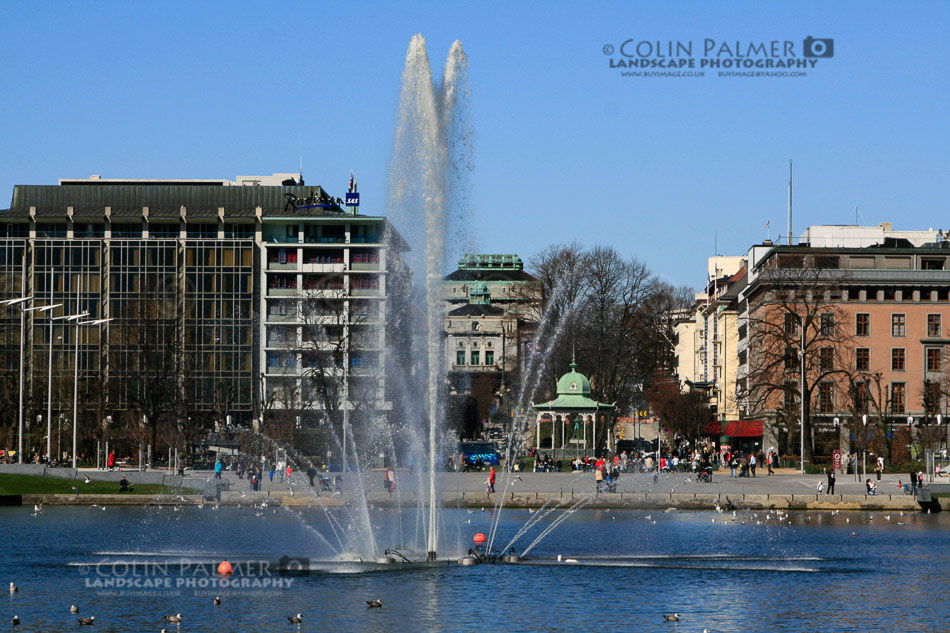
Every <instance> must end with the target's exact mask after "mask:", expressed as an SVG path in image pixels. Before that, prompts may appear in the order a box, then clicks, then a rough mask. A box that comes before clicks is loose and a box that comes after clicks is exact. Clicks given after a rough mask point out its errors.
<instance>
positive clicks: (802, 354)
mask: <svg viewBox="0 0 950 633" xmlns="http://www.w3.org/2000/svg"><path fill="white" fill-rule="evenodd" d="M799 318H800V319H801V322H802V342H801V345H800V346H799V349H798V358H799V360H800V361H801V370H802V378H801V382H800V383H799V385H798V386H799V391H800V392H801V409H802V410H801V420H800V425H801V436H802V437H801V440H802V446H801V462H802V475H804V474H805V315H804V314H803V315H801V316H800V317H799Z"/></svg>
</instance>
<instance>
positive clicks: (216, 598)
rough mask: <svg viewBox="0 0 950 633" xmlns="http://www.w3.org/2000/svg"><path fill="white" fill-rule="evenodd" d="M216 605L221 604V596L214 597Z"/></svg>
mask: <svg viewBox="0 0 950 633" xmlns="http://www.w3.org/2000/svg"><path fill="white" fill-rule="evenodd" d="M214 606H216V607H218V606H221V596H215V597H214Z"/></svg>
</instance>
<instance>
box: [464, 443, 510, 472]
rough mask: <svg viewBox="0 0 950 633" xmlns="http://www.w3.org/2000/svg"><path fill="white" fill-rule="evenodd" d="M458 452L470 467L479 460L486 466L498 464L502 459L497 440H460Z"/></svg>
mask: <svg viewBox="0 0 950 633" xmlns="http://www.w3.org/2000/svg"><path fill="white" fill-rule="evenodd" d="M458 452H459V455H461V456H462V457H461V459H462V461H463V462H464V463H465V464H466V465H467V466H468V467H472V466H475V465H476V463H477V462H478V461H479V460H481V463H482V464H483V465H485V466H497V465H498V462H499V460H500V459H501V454H500V453H499V452H498V445H497V444H495V442H459V447H458Z"/></svg>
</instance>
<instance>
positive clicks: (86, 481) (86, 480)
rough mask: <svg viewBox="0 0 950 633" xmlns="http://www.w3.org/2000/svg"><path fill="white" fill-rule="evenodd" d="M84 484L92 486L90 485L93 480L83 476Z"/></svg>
mask: <svg viewBox="0 0 950 633" xmlns="http://www.w3.org/2000/svg"><path fill="white" fill-rule="evenodd" d="M82 482H83V483H84V484H90V483H92V479H89V475H83V479H82Z"/></svg>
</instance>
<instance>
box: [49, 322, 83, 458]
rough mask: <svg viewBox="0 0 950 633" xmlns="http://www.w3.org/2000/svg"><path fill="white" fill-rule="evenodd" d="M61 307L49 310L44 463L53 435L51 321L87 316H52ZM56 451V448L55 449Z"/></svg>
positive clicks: (50, 455) (50, 451) (50, 449)
mask: <svg viewBox="0 0 950 633" xmlns="http://www.w3.org/2000/svg"><path fill="white" fill-rule="evenodd" d="M59 307H62V304H61V303H59V304H56V305H53V306H50V308H49V359H48V367H47V375H46V463H47V464H51V463H52V459H51V457H52V450H53V446H52V435H53V321H75V320H76V319H81V318H84V317H87V316H89V313H88V312H83V313H81V314H61V315H59V316H58V317H54V316H52V309H53V308H59ZM57 450H58V448H57Z"/></svg>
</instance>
